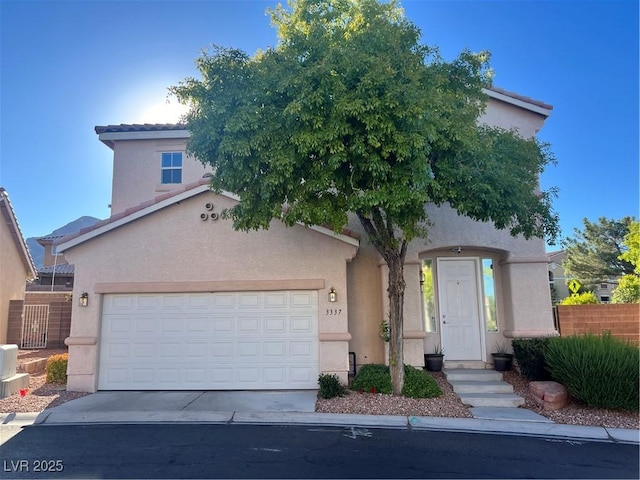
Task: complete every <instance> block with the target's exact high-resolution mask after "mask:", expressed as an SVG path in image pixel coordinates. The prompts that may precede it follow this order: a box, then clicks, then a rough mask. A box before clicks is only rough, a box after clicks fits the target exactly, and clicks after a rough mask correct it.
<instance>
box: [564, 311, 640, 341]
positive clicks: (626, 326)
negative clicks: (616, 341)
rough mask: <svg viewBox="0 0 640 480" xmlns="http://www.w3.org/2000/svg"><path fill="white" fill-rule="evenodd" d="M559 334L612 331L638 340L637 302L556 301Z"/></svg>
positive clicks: (639, 333)
mask: <svg viewBox="0 0 640 480" xmlns="http://www.w3.org/2000/svg"><path fill="white" fill-rule="evenodd" d="M556 308H557V309H558V310H557V315H558V316H557V319H558V329H559V331H560V335H561V336H563V337H566V336H569V335H581V334H583V333H596V334H601V333H604V332H605V331H607V330H609V331H611V335H613V336H614V337H618V338H622V339H628V340H632V341H633V342H635V343H637V344H640V304H637V303H629V304H603V305H558V306H557V307H556Z"/></svg>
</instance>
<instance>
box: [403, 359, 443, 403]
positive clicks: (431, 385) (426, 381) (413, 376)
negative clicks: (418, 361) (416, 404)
mask: <svg viewBox="0 0 640 480" xmlns="http://www.w3.org/2000/svg"><path fill="white" fill-rule="evenodd" d="M402 395H404V396H405V397H411V398H432V397H439V396H440V395H442V390H440V387H439V386H438V384H437V383H436V381H435V380H434V379H433V377H432V376H431V375H429V374H428V373H427V372H425V371H423V370H418V369H417V368H414V367H412V366H410V365H405V366H404V385H403V386H402Z"/></svg>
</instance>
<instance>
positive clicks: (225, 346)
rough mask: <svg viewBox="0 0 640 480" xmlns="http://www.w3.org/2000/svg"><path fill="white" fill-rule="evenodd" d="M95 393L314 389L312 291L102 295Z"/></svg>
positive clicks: (315, 345)
mask: <svg viewBox="0 0 640 480" xmlns="http://www.w3.org/2000/svg"><path fill="white" fill-rule="evenodd" d="M103 305H104V308H103V319H102V335H101V348H100V366H99V379H98V383H99V385H98V388H99V389H101V390H109V389H111V390H151V389H166V390H181V389H193V390H196V389H197V390H201V389H221V390H222V389H227V390H231V389H278V388H282V389H295V388H304V389H312V388H317V377H318V335H317V330H318V328H317V292H297V291H296V292H235V293H234V292H224V293H214V294H211V293H207V294H201V293H197V294H175V295H174V294H159V295H155V294H141V295H105V298H104V302H103Z"/></svg>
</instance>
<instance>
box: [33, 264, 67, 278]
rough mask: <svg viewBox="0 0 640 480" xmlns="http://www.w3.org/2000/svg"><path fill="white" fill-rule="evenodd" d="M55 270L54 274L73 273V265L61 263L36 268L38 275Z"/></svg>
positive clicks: (49, 273) (50, 273) (51, 272)
mask: <svg viewBox="0 0 640 480" xmlns="http://www.w3.org/2000/svg"><path fill="white" fill-rule="evenodd" d="M54 269H55V271H56V275H73V273H74V270H75V269H74V266H73V264H70V263H62V264H60V265H56V266H55V268H54V266H53V265H51V266H49V267H42V268H40V269H39V270H38V275H52V274H53V271H54Z"/></svg>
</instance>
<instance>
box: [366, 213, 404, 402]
mask: <svg viewBox="0 0 640 480" xmlns="http://www.w3.org/2000/svg"><path fill="white" fill-rule="evenodd" d="M370 214H371V215H370V217H369V216H367V215H366V214H365V213H363V212H357V215H358V218H359V219H360V223H361V224H362V226H363V227H364V229H365V232H367V235H368V236H369V240H370V241H371V243H372V244H373V245H374V246H375V247H376V250H378V253H380V255H382V258H384V261H385V263H386V264H387V267H388V268H389V287H388V288H387V293H388V295H389V370H390V372H391V385H392V388H393V394H394V395H402V387H403V385H404V338H403V337H404V335H403V330H404V327H403V323H404V317H403V306H404V290H405V286H406V284H405V281H404V259H405V257H406V255H407V244H408V242H407V240H406V239H404V238H402V236H401V235H400V236H401V238H396V233H397V231H396V229H395V228H394V226H393V221H392V220H391V219H390V218H389V216H388V215H383V213H382V212H381V210H380V209H379V208H372V209H371V212H370Z"/></svg>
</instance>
